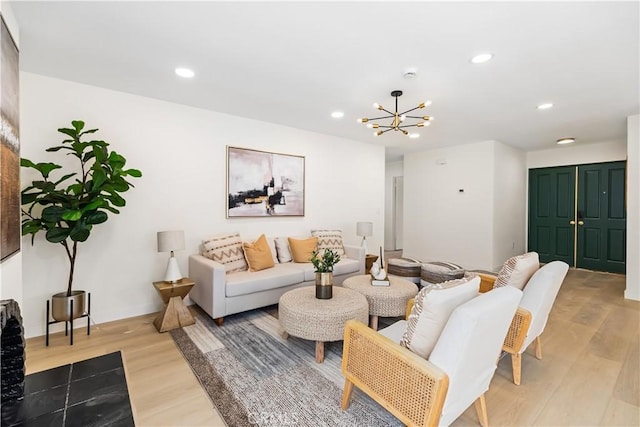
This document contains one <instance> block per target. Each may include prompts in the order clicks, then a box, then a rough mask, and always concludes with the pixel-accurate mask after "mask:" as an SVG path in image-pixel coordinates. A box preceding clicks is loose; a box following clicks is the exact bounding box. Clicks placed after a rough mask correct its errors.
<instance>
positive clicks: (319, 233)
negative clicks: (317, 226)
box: [311, 230, 344, 257]
mask: <svg viewBox="0 0 640 427" xmlns="http://www.w3.org/2000/svg"><path fill="white" fill-rule="evenodd" d="M311 235H312V236H313V237H317V238H318V251H321V250H324V249H331V250H333V251H335V252H337V253H338V255H340V257H344V245H343V243H342V231H340V230H311Z"/></svg>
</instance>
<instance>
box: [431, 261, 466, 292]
mask: <svg viewBox="0 0 640 427" xmlns="http://www.w3.org/2000/svg"><path fill="white" fill-rule="evenodd" d="M464 273H465V270H464V268H463V267H461V266H459V265H458V264H454V263H452V262H442V261H431V262H425V263H423V264H422V268H421V271H420V279H421V280H420V283H421V285H422V286H429V285H433V284H436V283H442V282H447V281H449V280H454V279H461V278H462V277H464Z"/></svg>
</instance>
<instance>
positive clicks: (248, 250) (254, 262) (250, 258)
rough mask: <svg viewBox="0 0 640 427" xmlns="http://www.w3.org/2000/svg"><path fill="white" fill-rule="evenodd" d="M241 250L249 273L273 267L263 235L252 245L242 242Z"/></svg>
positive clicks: (269, 251) (269, 250)
mask: <svg viewBox="0 0 640 427" xmlns="http://www.w3.org/2000/svg"><path fill="white" fill-rule="evenodd" d="M242 249H244V256H245V258H246V259H247V263H248V264H249V271H260V270H264V269H266V268H271V267H273V266H274V265H275V264H274V262H273V256H272V255H271V249H270V248H269V243H268V242H267V238H266V237H265V235H264V234H263V235H262V236H260V237H258V240H256V241H255V242H253V243H248V242H244V243H243V244H242Z"/></svg>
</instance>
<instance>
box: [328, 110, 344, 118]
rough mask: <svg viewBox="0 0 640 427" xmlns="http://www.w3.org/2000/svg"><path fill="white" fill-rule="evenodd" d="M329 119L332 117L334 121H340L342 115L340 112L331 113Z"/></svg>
mask: <svg viewBox="0 0 640 427" xmlns="http://www.w3.org/2000/svg"><path fill="white" fill-rule="evenodd" d="M331 117H333V118H334V119H341V118H343V117H344V113H343V112H342V111H334V112H333V113H331Z"/></svg>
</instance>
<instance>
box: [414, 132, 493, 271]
mask: <svg viewBox="0 0 640 427" xmlns="http://www.w3.org/2000/svg"><path fill="white" fill-rule="evenodd" d="M493 147H494V142H493V141H488V142H480V143H475V144H468V145H461V146H455V147H449V148H442V149H434V150H428V151H423V152H419V153H412V154H411V156H406V157H405V159H404V212H405V215H404V251H403V254H404V255H406V256H409V257H414V258H417V259H420V260H423V261H431V260H439V261H450V262H455V263H457V264H460V265H462V266H464V267H466V268H468V269H473V268H482V269H489V268H491V267H492V265H493V237H494V236H493V212H492V211H493V199H494V184H493V164H494V159H493V152H494V148H493ZM437 162H439V163H441V162H446V164H437ZM460 189H463V190H464V192H462V193H461V192H459V190H460Z"/></svg>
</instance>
